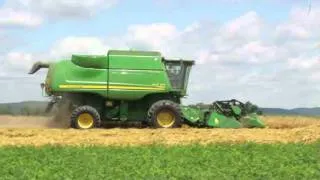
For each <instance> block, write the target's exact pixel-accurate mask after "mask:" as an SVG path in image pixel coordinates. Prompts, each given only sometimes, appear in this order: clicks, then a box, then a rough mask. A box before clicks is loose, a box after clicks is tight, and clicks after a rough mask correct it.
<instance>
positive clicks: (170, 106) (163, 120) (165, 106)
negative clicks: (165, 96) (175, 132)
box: [147, 100, 182, 128]
mask: <svg viewBox="0 0 320 180" xmlns="http://www.w3.org/2000/svg"><path fill="white" fill-rule="evenodd" d="M147 119H148V122H149V123H150V124H151V126H152V127H154V128H177V127H181V124H182V111H181V109H180V106H179V104H177V103H175V102H173V101H170V100H160V101H157V102H155V103H154V104H153V105H152V106H151V107H150V109H149V110H148V117H147Z"/></svg>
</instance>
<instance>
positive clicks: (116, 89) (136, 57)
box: [108, 51, 171, 100]
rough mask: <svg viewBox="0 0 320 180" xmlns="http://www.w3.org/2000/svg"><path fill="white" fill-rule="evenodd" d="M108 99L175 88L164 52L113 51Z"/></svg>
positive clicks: (136, 98) (143, 94)
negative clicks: (162, 54)
mask: <svg viewBox="0 0 320 180" xmlns="http://www.w3.org/2000/svg"><path fill="white" fill-rule="evenodd" d="M108 59H109V79H108V82H109V84H108V98H110V99H119V100H120V99H121V100H138V99H141V98H143V97H144V96H146V95H149V94H154V93H163V92H168V91H170V89H171V86H170V83H169V80H168V77H167V74H166V71H165V67H164V65H163V63H162V62H161V60H162V59H161V56H160V54H156V53H154V54H150V53H148V54H145V53H140V54H137V53H136V52H135V53H134V54H130V52H127V53H123V52H121V51H120V52H119V51H111V52H110V53H109V55H108Z"/></svg>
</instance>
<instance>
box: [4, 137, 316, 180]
mask: <svg viewBox="0 0 320 180" xmlns="http://www.w3.org/2000/svg"><path fill="white" fill-rule="evenodd" d="M0 157H1V158H0V163H1V165H2V167H1V168H0V175H1V179H48V180H49V179H59V180H60V179H102V178H103V179H228V180H230V179H319V177H320V141H317V142H314V143H311V144H302V143H290V144H284V143H283V144H280V143H278V144H277V143H275V144H255V143H242V144H210V145H206V146H205V145H197V144H191V145H184V146H183V145H174V146H165V145H148V146H147V145H145V146H142V145H141V146H133V147H125V146H124V147H116V146H83V147H81V146H40V147H35V146H21V147H18V146H3V147H1V148H0Z"/></svg>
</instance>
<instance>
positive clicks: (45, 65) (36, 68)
mask: <svg viewBox="0 0 320 180" xmlns="http://www.w3.org/2000/svg"><path fill="white" fill-rule="evenodd" d="M49 66H50V64H49V63H44V62H36V63H34V64H33V66H32V68H31V70H30V71H29V73H28V74H34V73H36V72H37V71H39V69H41V68H49Z"/></svg>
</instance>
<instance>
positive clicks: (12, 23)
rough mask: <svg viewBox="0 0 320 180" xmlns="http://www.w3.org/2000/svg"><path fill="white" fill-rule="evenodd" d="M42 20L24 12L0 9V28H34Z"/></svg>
mask: <svg viewBox="0 0 320 180" xmlns="http://www.w3.org/2000/svg"><path fill="white" fill-rule="evenodd" d="M42 21H43V20H42V18H41V17H39V16H37V15H35V14H33V13H30V12H26V11H15V10H13V9H0V27H36V26H39V25H40V24H41V23H42Z"/></svg>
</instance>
